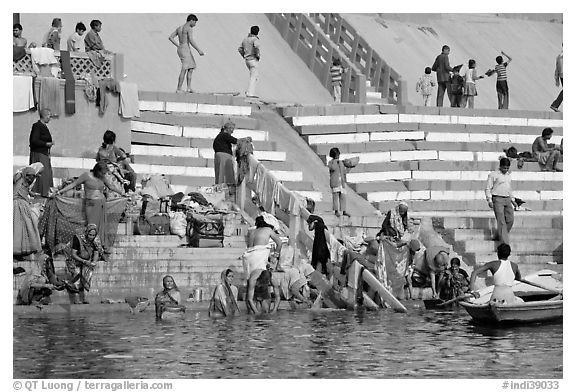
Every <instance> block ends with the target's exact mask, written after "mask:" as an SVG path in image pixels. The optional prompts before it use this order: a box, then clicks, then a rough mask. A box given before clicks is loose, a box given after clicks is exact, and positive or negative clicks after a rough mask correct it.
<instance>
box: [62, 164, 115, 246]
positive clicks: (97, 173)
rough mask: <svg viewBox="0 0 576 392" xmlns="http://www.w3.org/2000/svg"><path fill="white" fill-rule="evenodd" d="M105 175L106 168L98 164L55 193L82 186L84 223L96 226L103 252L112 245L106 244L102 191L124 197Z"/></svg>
mask: <svg viewBox="0 0 576 392" xmlns="http://www.w3.org/2000/svg"><path fill="white" fill-rule="evenodd" d="M106 173H108V166H107V165H106V163H104V162H99V163H97V164H96V165H95V166H94V168H93V169H92V170H91V171H90V172H86V173H82V174H81V175H80V177H78V178H77V179H76V180H75V181H74V182H72V183H71V184H69V185H68V186H66V187H64V188H62V189H60V190H59V191H57V192H56V195H60V194H62V193H65V192H67V191H69V190H70V189H74V188H76V187H77V186H79V185H82V184H84V211H85V213H86V221H87V223H88V224H94V225H96V227H97V230H98V234H99V237H100V238H101V239H102V241H103V247H104V249H105V251H106V249H107V248H108V247H110V246H111V245H112V244H108V243H107V235H106V197H105V196H104V189H105V188H108V189H110V190H112V191H114V192H117V193H119V194H120V195H122V196H125V193H124V190H123V189H121V188H119V187H117V186H115V185H114V184H113V183H112V182H110V180H109V179H108V178H107V177H106Z"/></svg>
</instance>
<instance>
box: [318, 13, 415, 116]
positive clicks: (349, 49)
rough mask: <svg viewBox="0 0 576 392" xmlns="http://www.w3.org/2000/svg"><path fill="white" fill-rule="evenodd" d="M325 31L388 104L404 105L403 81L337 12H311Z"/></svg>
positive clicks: (404, 91)
mask: <svg viewBox="0 0 576 392" xmlns="http://www.w3.org/2000/svg"><path fill="white" fill-rule="evenodd" d="M310 17H311V18H312V20H314V22H315V23H317V24H318V25H319V26H320V28H321V29H322V31H323V32H324V34H327V35H328V36H329V37H330V38H331V40H332V42H334V43H335V44H336V45H337V46H338V49H340V50H341V51H342V52H343V53H344V54H345V55H346V57H348V58H349V59H350V60H351V61H352V62H353V63H354V64H355V65H356V66H357V67H358V68H360V70H361V72H362V73H363V74H364V75H365V76H366V79H367V80H369V81H370V83H371V84H372V86H374V87H375V88H376V91H377V92H380V93H382V97H383V98H385V99H388V103H391V104H396V105H406V104H407V103H408V102H407V98H408V97H407V90H406V88H407V87H406V82H405V81H404V80H402V77H401V76H400V74H399V73H398V72H396V71H395V70H394V69H392V67H390V66H389V65H388V64H386V61H384V59H383V58H382V57H380V55H378V53H376V51H375V50H374V49H373V48H372V47H371V46H370V45H369V44H368V43H367V42H366V40H365V39H364V38H362V36H361V35H360V34H359V33H358V32H357V31H356V30H355V29H354V27H352V25H351V24H350V23H348V22H347V21H346V20H345V19H344V18H342V16H340V15H339V14H331V13H326V14H310Z"/></svg>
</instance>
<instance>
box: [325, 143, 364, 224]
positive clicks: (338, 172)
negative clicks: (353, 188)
mask: <svg viewBox="0 0 576 392" xmlns="http://www.w3.org/2000/svg"><path fill="white" fill-rule="evenodd" d="M330 158H332V160H331V161H330V162H329V163H328V170H329V172H330V188H331V189H332V207H333V209H334V213H335V214H336V216H338V217H339V216H340V215H341V214H340V211H342V214H343V215H345V216H350V215H349V214H348V213H347V212H346V197H345V196H344V195H345V194H346V173H347V172H348V170H349V169H351V168H353V167H354V166H356V165H357V164H358V160H359V159H358V158H353V159H344V160H342V161H341V160H340V150H339V149H338V147H332V148H331V149H330Z"/></svg>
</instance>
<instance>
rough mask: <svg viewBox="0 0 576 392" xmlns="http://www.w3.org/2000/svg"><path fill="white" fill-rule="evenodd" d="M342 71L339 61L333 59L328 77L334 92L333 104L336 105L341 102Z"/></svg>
mask: <svg viewBox="0 0 576 392" xmlns="http://www.w3.org/2000/svg"><path fill="white" fill-rule="evenodd" d="M344 71H345V70H344V67H342V62H341V61H340V59H337V58H335V59H334V60H332V66H331V67H330V76H331V77H332V89H333V91H334V102H336V103H340V102H342V75H343V74H344Z"/></svg>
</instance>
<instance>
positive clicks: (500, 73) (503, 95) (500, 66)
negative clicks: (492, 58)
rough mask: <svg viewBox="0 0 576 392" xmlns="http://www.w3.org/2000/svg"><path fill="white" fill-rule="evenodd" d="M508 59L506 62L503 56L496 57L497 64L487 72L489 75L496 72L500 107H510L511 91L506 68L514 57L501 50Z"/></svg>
mask: <svg viewBox="0 0 576 392" xmlns="http://www.w3.org/2000/svg"><path fill="white" fill-rule="evenodd" d="M500 53H502V54H503V55H504V56H506V58H507V59H508V61H506V62H504V59H503V58H502V56H498V57H496V66H495V67H494V69H490V70H488V71H487V72H486V75H487V76H492V75H493V74H494V73H496V94H497V95H498V109H508V101H509V92H508V75H507V74H506V68H507V67H508V64H510V63H511V62H512V57H510V56H508V55H507V54H506V53H504V51H500Z"/></svg>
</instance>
